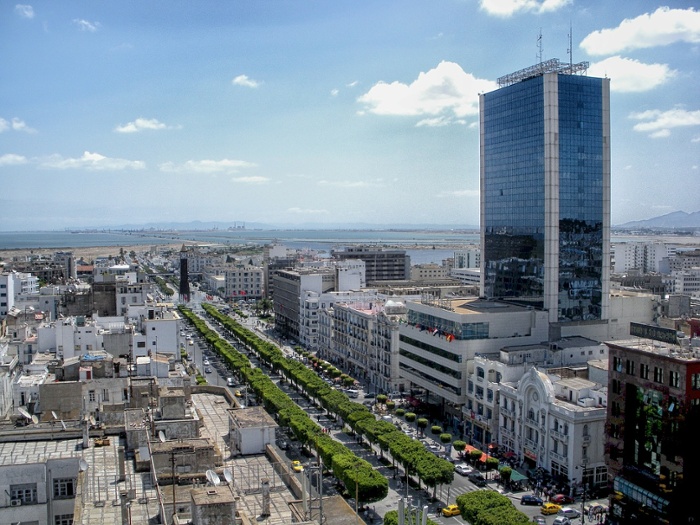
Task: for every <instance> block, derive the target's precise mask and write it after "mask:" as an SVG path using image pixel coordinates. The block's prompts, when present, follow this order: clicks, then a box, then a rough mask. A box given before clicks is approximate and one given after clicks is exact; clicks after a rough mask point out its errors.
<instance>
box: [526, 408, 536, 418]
mask: <svg viewBox="0 0 700 525" xmlns="http://www.w3.org/2000/svg"><path fill="white" fill-rule="evenodd" d="M527 418H528V419H529V420H530V421H535V411H534V410H532V409H530V410H528V411H527Z"/></svg>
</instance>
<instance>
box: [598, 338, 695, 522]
mask: <svg viewBox="0 0 700 525" xmlns="http://www.w3.org/2000/svg"><path fill="white" fill-rule="evenodd" d="M632 329H633V330H634V334H633V335H635V336H637V338H636V339H629V340H622V341H615V342H608V343H606V345H607V346H608V347H609V349H610V350H609V357H610V369H609V385H608V399H609V402H608V421H607V426H608V432H607V442H606V459H607V462H608V468H609V471H610V474H611V479H612V482H613V489H614V493H613V496H612V497H611V500H610V502H611V508H610V511H611V512H610V523H611V524H613V525H622V524H628V523H634V524H639V523H644V524H646V523H673V524H675V523H691V522H696V523H697V522H698V520H700V507H698V506H697V504H696V502H695V501H694V497H696V494H697V491H696V488H695V487H696V478H695V476H696V475H697V473H698V471H699V469H700V452H699V450H698V448H697V447H695V446H694V445H693V443H694V440H695V439H696V438H697V436H698V434H699V432H700V345H698V344H697V342H698V339H697V338H695V339H693V340H692V343H693V344H691V342H690V340H689V339H688V338H681V339H678V334H677V333H676V331H675V330H673V329H664V328H659V327H654V326H644V325H632ZM650 337H653V339H651V338H650ZM679 343H680V344H679Z"/></svg>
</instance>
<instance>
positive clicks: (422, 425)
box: [416, 417, 428, 435]
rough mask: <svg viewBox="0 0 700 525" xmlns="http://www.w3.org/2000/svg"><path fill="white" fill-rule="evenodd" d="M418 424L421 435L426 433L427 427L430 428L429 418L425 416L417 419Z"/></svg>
mask: <svg viewBox="0 0 700 525" xmlns="http://www.w3.org/2000/svg"><path fill="white" fill-rule="evenodd" d="M416 426H417V427H418V429H419V430H420V433H421V435H423V434H424V433H425V429H426V428H428V420H427V419H426V418H424V417H421V418H418V419H417V420H416Z"/></svg>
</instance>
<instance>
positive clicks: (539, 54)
mask: <svg viewBox="0 0 700 525" xmlns="http://www.w3.org/2000/svg"><path fill="white" fill-rule="evenodd" d="M537 61H538V62H539V63H540V64H541V63H542V28H541V27H540V33H539V35H537Z"/></svg>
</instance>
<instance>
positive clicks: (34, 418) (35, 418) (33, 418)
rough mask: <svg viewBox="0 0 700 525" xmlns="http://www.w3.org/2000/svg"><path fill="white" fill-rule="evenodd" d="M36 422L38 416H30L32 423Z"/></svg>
mask: <svg viewBox="0 0 700 525" xmlns="http://www.w3.org/2000/svg"><path fill="white" fill-rule="evenodd" d="M38 422H39V418H38V417H36V416H32V423H34V424H35V425H36V424H37V423H38Z"/></svg>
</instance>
